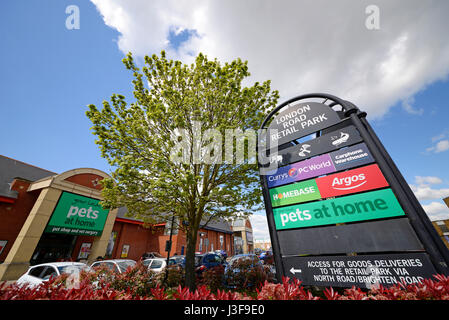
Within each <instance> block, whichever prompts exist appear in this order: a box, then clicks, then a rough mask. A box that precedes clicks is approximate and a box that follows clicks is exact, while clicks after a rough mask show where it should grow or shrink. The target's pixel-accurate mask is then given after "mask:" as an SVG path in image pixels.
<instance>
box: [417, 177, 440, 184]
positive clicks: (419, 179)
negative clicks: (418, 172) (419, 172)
mask: <svg viewBox="0 0 449 320" xmlns="http://www.w3.org/2000/svg"><path fill="white" fill-rule="evenodd" d="M415 180H416V183H417V184H418V185H423V184H425V185H427V184H440V183H443V180H441V179H440V178H438V177H430V176H428V177H421V176H416V177H415Z"/></svg>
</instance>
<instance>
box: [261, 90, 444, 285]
mask: <svg viewBox="0 0 449 320" xmlns="http://www.w3.org/2000/svg"><path fill="white" fill-rule="evenodd" d="M308 99H314V100H315V101H316V100H317V99H323V100H324V102H328V101H329V102H330V103H329V104H327V106H328V107H329V108H333V107H335V106H337V105H338V106H340V107H341V109H342V111H338V113H339V114H340V116H341V117H343V119H342V121H341V122H344V123H345V126H348V125H352V126H354V127H355V128H356V129H357V131H358V133H359V134H360V136H361V138H362V141H363V142H364V143H365V144H366V146H367V147H368V150H369V151H370V152H371V154H372V156H373V158H374V160H375V162H376V163H377V164H378V166H379V168H380V169H381V171H382V173H383V174H384V176H385V178H386V180H387V181H388V183H389V185H390V186H391V189H392V190H393V192H394V194H395V196H396V198H397V200H398V201H399V203H400V205H401V206H402V208H403V209H404V211H405V212H406V218H405V219H407V220H408V222H409V224H408V223H407V225H410V226H411V229H412V230H413V231H414V232H415V234H416V237H417V239H418V241H419V242H420V243H421V244H422V248H423V250H417V251H414V252H419V253H422V254H427V255H428V257H429V260H430V262H431V263H432V265H433V267H434V268H435V270H436V272H437V273H439V274H445V275H449V267H448V265H449V251H448V250H447V248H446V247H445V245H444V243H443V242H442V241H441V239H440V237H439V236H438V234H437V233H436V231H435V229H434V228H433V226H432V223H431V222H430V220H429V218H428V216H427V214H426V213H425V211H424V209H423V208H422V206H421V204H420V203H419V202H418V200H417V198H416V196H415V195H414V194H413V192H412V190H411V189H410V187H409V185H408V184H407V182H406V181H405V179H404V177H403V176H402V174H401V173H400V171H399V169H398V168H397V167H396V165H395V164H394V162H393V160H392V159H391V157H390V155H389V154H388V152H387V151H386V149H385V147H384V146H383V145H382V143H381V141H380V139H379V138H378V137H377V135H376V134H375V132H374V130H373V129H372V127H371V126H370V125H369V123H368V121H367V120H366V113H365V112H361V111H360V110H359V109H358V108H357V107H356V106H355V105H354V104H353V103H351V102H349V101H346V100H343V99H341V98H338V97H336V96H333V95H330V94H326V93H311V94H305V95H301V96H297V97H294V98H292V99H289V100H287V101H285V102H284V103H282V104H280V105H279V106H278V107H276V108H275V109H274V110H272V111H271V112H270V114H269V115H268V116H267V117H266V118H265V120H264V121H263V123H262V125H261V127H260V129H262V130H263V129H267V124H268V123H269V122H270V120H271V119H272V118H273V117H274V116H275V115H276V114H278V113H279V112H280V111H281V110H282V109H283V108H285V107H287V106H289V105H290V104H292V103H298V102H302V101H307V100H308ZM295 105H296V104H295ZM333 111H334V110H333ZM334 112H336V111H334ZM281 114H282V113H281ZM334 125H335V122H334V123H333V124H332V125H330V126H329V127H327V128H322V126H321V127H320V128H319V129H318V130H319V131H321V132H323V133H328V132H329V128H330V130H332V126H334ZM309 131H310V130H309ZM319 131H317V132H319ZM287 143H288V145H290V146H294V145H299V144H300V143H299V142H298V141H297V140H292V141H290V142H287ZM287 143H285V144H284V145H283V146H282V145H281V146H279V150H281V152H280V153H282V149H284V150H285V147H286V146H287ZM258 148H259V150H258V151H259V152H264V153H265V152H269V151H267V150H262V149H261V148H260V146H258ZM296 149H297V148H296ZM283 153H285V151H284V152H283ZM264 157H265V159H267V158H266V155H264ZM269 157H270V155H268V158H269ZM260 159H261V156H260V155H259V170H263V167H264V164H261V163H260ZM288 162H290V161H288ZM265 165H266V164H265ZM261 172H262V171H261ZM260 179H261V185H262V191H263V197H264V203H265V209H266V214H267V221H268V228H269V231H270V238H271V244H272V250H273V255H274V260H275V265H276V277H277V280H278V281H281V280H282V277H283V276H289V277H292V276H295V275H294V273H293V274H292V273H291V272H290V271H289V270H287V269H286V266H287V265H288V266H290V264H289V263H287V264H286V261H287V260H286V259H288V260H289V261H291V258H292V256H283V255H282V251H281V245H280V242H279V240H280V239H279V235H278V232H279V230H276V226H275V221H274V216H273V208H272V206H271V200H270V195H269V188H268V184H267V179H266V178H265V175H262V174H261V175H260ZM401 219H404V218H401ZM387 222H388V220H387ZM402 224H404V223H402ZM329 230H330V229H329ZM289 232H294V230H292V231H289ZM312 233H313V232H312V231H309V234H312ZM283 246H285V244H283ZM416 247H417V248H420V247H421V246H419V245H417V246H416ZM373 251H375V250H373ZM366 252H369V251H366ZM391 253H392V254H401V253H403V252H391ZM316 254H318V255H319V254H320V253H315V255H316ZM335 254H338V253H337V252H335ZM360 257H362V256H360ZM348 285H349V284H348Z"/></svg>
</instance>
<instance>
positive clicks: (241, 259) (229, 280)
mask: <svg viewBox="0 0 449 320" xmlns="http://www.w3.org/2000/svg"><path fill="white" fill-rule="evenodd" d="M242 265H244V269H243V270H242V269H241V267H242ZM253 269H259V270H260V271H263V264H262V261H260V259H259V257H258V256H257V255H255V254H252V253H247V254H238V255H235V256H233V257H232V258H231V260H230V261H229V263H228V264H227V265H226V267H225V271H224V285H225V286H226V287H228V288H235V287H236V285H237V284H236V283H235V282H236V281H237V282H238V281H239V279H240V278H242V279H244V278H245V276H246V275H244V274H241V272H248V271H249V270H253ZM246 285H247V286H251V285H253V284H252V283H250V282H248V283H246Z"/></svg>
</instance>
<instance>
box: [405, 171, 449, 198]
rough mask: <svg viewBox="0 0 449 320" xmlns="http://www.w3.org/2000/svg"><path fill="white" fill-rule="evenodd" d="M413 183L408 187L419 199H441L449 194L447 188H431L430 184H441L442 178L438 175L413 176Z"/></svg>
mask: <svg viewBox="0 0 449 320" xmlns="http://www.w3.org/2000/svg"><path fill="white" fill-rule="evenodd" d="M415 182H416V185H415V184H411V185H410V188H411V189H412V191H413V193H414V194H415V196H416V198H417V199H418V200H419V201H425V200H435V199H439V200H441V199H443V198H446V197H448V196H449V188H447V187H443V188H440V189H435V188H432V187H431V186H430V185H435V184H441V183H442V182H443V180H441V179H440V178H438V177H431V176H428V177H422V176H416V177H415Z"/></svg>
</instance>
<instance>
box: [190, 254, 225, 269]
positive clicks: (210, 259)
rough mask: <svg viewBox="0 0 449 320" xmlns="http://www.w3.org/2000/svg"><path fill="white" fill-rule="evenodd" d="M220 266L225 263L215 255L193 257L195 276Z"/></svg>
mask: <svg viewBox="0 0 449 320" xmlns="http://www.w3.org/2000/svg"><path fill="white" fill-rule="evenodd" d="M222 264H225V262H224V261H223V259H222V257H221V256H220V255H218V254H216V253H205V254H201V255H197V256H195V271H196V273H197V274H201V273H202V272H203V271H206V270H208V269H210V268H213V267H217V266H219V265H222Z"/></svg>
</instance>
